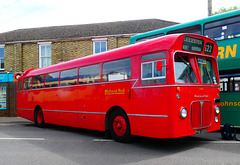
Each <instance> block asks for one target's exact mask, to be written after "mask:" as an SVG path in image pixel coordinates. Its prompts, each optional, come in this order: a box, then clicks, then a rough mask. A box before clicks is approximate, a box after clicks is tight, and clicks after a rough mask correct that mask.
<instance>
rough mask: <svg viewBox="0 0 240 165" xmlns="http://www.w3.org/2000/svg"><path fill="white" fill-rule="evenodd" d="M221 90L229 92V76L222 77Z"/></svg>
mask: <svg viewBox="0 0 240 165" xmlns="http://www.w3.org/2000/svg"><path fill="white" fill-rule="evenodd" d="M220 91H221V92H228V78H220Z"/></svg>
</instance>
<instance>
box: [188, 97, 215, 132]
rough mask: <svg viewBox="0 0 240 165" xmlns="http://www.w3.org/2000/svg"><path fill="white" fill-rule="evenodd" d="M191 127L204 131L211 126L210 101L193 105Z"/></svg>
mask: <svg viewBox="0 0 240 165" xmlns="http://www.w3.org/2000/svg"><path fill="white" fill-rule="evenodd" d="M190 116H191V127H192V128H193V129H202V128H206V127H209V126H210V125H211V121H212V120H211V119H212V104H211V102H210V101H196V102H193V103H192V105H191V114H190Z"/></svg>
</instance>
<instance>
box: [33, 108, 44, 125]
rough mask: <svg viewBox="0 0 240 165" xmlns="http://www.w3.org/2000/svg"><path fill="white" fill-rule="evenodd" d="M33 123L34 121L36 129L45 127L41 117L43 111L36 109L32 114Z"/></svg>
mask: <svg viewBox="0 0 240 165" xmlns="http://www.w3.org/2000/svg"><path fill="white" fill-rule="evenodd" d="M34 121H35V125H36V126H37V127H40V128H43V127H45V122H44V117H43V111H42V110H41V109H40V108H38V109H36V110H35V113H34Z"/></svg>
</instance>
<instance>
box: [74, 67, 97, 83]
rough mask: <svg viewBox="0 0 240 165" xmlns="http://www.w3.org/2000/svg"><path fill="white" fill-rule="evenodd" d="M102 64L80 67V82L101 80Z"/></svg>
mask: <svg viewBox="0 0 240 165" xmlns="http://www.w3.org/2000/svg"><path fill="white" fill-rule="evenodd" d="M100 73H101V65H100V64H96V65H90V66H85V67H81V68H80V69H79V79H78V81H79V84H88V83H97V82H100Z"/></svg>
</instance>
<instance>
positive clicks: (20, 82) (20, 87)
mask: <svg viewBox="0 0 240 165" xmlns="http://www.w3.org/2000/svg"><path fill="white" fill-rule="evenodd" d="M18 90H19V91H21V90H22V80H20V81H19V83H18Z"/></svg>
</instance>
